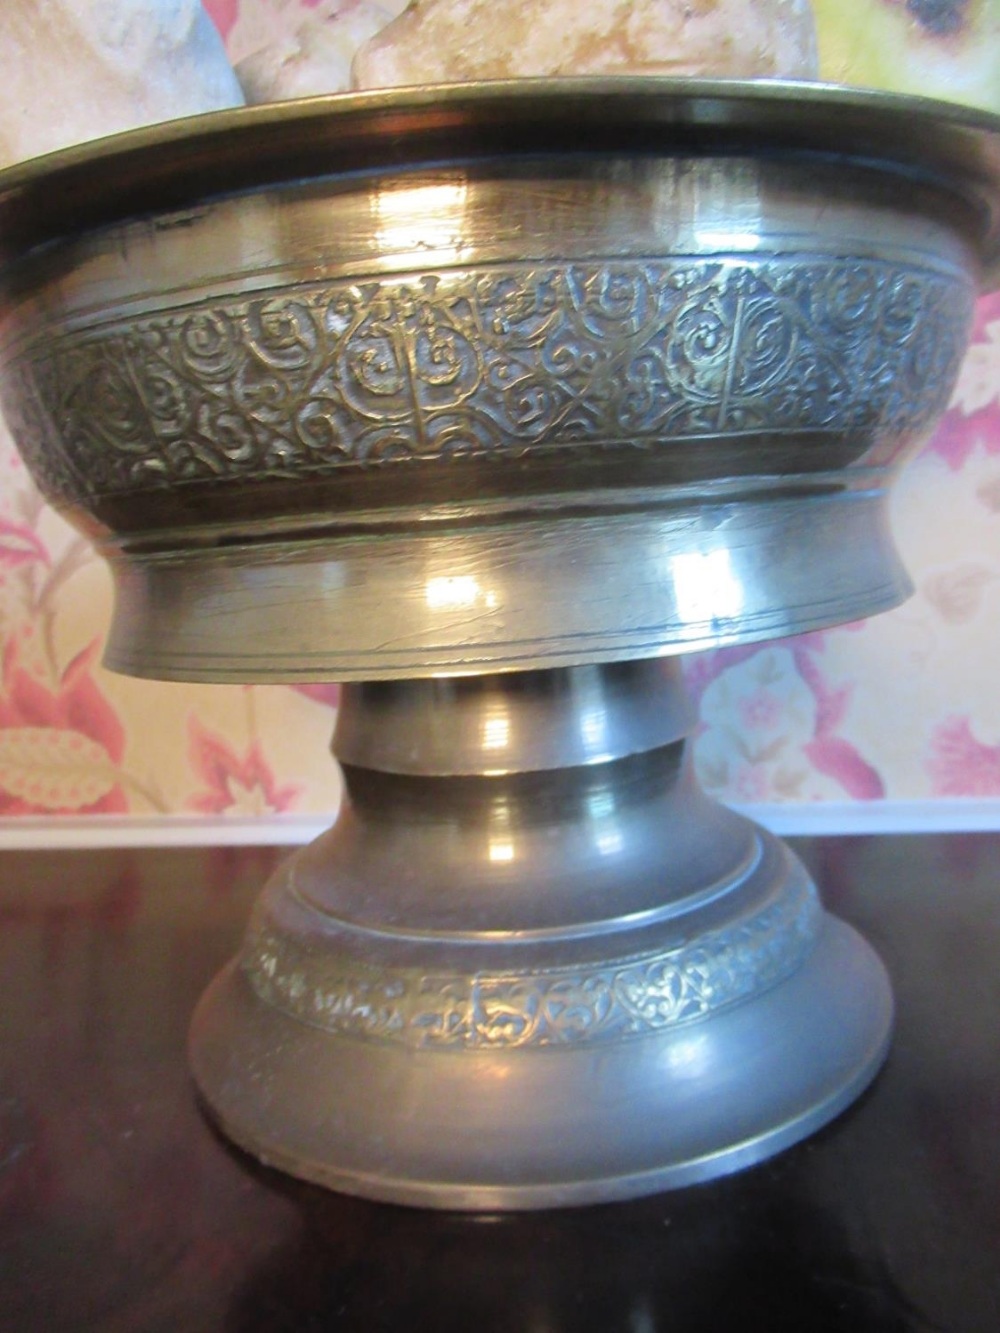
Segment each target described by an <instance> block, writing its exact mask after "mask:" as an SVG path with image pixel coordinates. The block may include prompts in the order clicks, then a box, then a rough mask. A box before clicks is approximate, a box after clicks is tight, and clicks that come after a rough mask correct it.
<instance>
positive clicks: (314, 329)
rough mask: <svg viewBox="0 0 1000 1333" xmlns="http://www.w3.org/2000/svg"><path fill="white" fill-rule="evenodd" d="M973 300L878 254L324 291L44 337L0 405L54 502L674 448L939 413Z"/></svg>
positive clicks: (881, 431) (955, 278)
mask: <svg viewBox="0 0 1000 1333" xmlns="http://www.w3.org/2000/svg"><path fill="white" fill-rule="evenodd" d="M972 300H973V292H972V289H971V286H970V285H969V283H968V282H967V281H966V279H965V278H963V277H962V276H960V275H958V274H956V273H953V272H950V271H946V270H938V269H934V268H931V267H926V268H922V267H919V266H916V265H913V264H904V263H902V262H891V261H889V260H886V259H874V258H872V259H865V258H849V259H843V258H836V257H829V256H809V255H802V254H792V253H789V254H784V255H780V254H775V255H761V256H754V257H753V258H747V257H746V256H742V257H739V258H735V257H733V258H727V257H718V258H712V259H704V258H690V259H685V258H683V257H679V258H673V259H668V260H666V259H655V260H654V259H649V260H628V261H626V260H622V261H614V262H607V263H576V264H561V265H556V264H549V265H545V264H534V265H524V264H522V265H497V266H493V267H489V268H483V269H480V270H465V271H458V270H454V271H446V272H442V273H438V274H434V275H430V274H424V275H413V276H403V277H399V276H392V277H386V278H381V279H372V280H360V281H351V280H347V279H342V280H326V281H321V282H316V283H313V284H311V285H310V284H298V285H296V286H295V288H294V289H291V288H289V289H273V290H270V291H267V292H266V293H265V294H263V295H257V296H251V297H246V296H241V297H231V298H227V299H222V298H213V299H211V300H203V301H202V302H201V303H200V304H199V303H193V304H186V305H184V306H183V307H182V308H177V309H173V310H164V311H159V312H156V313H154V314H144V315H137V316H134V317H132V318H129V319H127V320H120V321H119V322H117V323H111V324H104V325H101V326H100V327H95V328H93V329H90V330H84V331H80V330H74V331H72V332H59V331H57V330H56V331H53V330H48V331H46V332H45V334H44V336H39V337H38V338H37V339H36V340H35V341H34V342H32V343H30V344H29V345H27V346H26V347H22V348H21V349H20V350H19V351H18V353H17V355H16V356H14V357H13V358H12V360H11V361H10V362H9V363H8V365H7V366H6V369H5V376H6V388H5V400H4V401H5V407H6V409H7V413H8V416H9V418H10V420H11V424H12V428H13V432H14V435H15V438H16V439H17V441H18V443H19V445H20V447H21V449H22V451H23V452H24V453H25V455H26V457H28V458H29V459H30V460H31V465H32V467H33V469H34V470H35V472H36V474H38V476H39V479H40V480H41V483H42V485H43V488H44V489H45V490H46V492H47V493H48V494H49V495H50V496H52V497H53V498H57V499H63V500H70V501H73V500H83V501H84V502H86V500H87V499H88V498H91V499H93V498H95V497H99V496H102V495H108V494H122V493H127V492H129V491H132V490H137V489H145V488H149V487H160V486H170V485H176V484H179V483H186V482H196V481H202V482H213V481H217V482H225V481H237V480H239V481H245V480H247V479H267V478H271V477H289V476H294V475H298V474H301V473H315V472H331V471H334V470H336V469H339V468H341V467H343V466H345V465H355V466H362V467H374V466H379V465H383V464H386V463H390V462H392V461H393V460H396V459H399V458H402V457H418V458H426V459H440V460H447V459H450V458H455V457H460V456H461V457H465V456H470V455H478V456H489V457H496V458H503V457H505V456H511V457H519V458H523V457H524V456H526V455H530V454H532V453H533V452H536V451H539V450H545V451H552V450H560V449H572V450H580V449H586V448H591V449H599V450H602V451H606V450H608V449H614V448H630V447H636V446H638V447H641V448H646V449H649V448H655V447H657V446H663V445H667V444H669V442H670V440H671V439H676V438H698V437H699V436H714V437H718V436H720V435H734V434H739V433H742V432H753V431H759V430H766V431H768V432H770V433H776V432H778V433H780V432H810V431H820V432H822V431H830V430H844V429H861V430H865V431H867V432H869V433H870V435H871V438H872V440H873V441H878V440H880V439H881V440H889V441H890V442H893V441H899V440H902V439H903V438H905V437H907V436H908V435H910V434H912V433H913V432H916V431H919V430H920V429H921V428H923V427H925V426H926V425H928V424H929V423H930V422H931V421H932V420H933V418H934V417H935V415H936V414H937V413H938V412H939V411H940V410H941V409H942V408H943V407H944V405H945V403H946V401H947V397H948V394H949V392H950V389H951V385H952V382H953V380H954V378H955V375H956V374H957V371H958V367H959V363H960V358H961V354H962V350H963V348H964V344H965V339H966V334H967V328H968V323H969V319H970V317H971V308H972Z"/></svg>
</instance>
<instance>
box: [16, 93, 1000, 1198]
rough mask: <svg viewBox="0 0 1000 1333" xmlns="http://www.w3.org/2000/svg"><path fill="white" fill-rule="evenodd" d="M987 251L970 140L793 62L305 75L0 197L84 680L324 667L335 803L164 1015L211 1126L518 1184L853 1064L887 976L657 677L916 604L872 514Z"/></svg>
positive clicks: (743, 1127)
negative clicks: (77, 542)
mask: <svg viewBox="0 0 1000 1333" xmlns="http://www.w3.org/2000/svg"><path fill="white" fill-rule="evenodd" d="M112 182H113V187H112V185H111V183H112ZM998 275H1000V121H998V120H997V118H995V117H991V116H988V115H985V114H980V113H975V112H969V111H965V110H961V109H958V108H951V107H946V106H944V105H943V104H940V103H934V102H929V101H924V100H921V99H912V98H899V97H893V96H887V95H881V94H874V93H862V92H848V91H845V90H843V89H835V88H828V87H820V86H815V87H813V86H808V85H801V84H795V85H793V84H781V83H777V82H775V83H760V84H741V83H737V82H727V81H721V82H712V81H697V80H695V81H672V80H645V79H640V80H629V79H617V80H616V79H611V80H555V81H552V82H541V81H537V82H530V83H527V84H523V85H515V84H497V85H482V86H472V87H469V86H464V87H451V88H435V89H406V90H397V91H393V92H389V93H379V94H366V95H360V96H346V97H335V98H328V99H314V100H310V101H305V102H301V103H291V104H282V105H279V106H274V107H261V108H250V109H244V110H241V111H235V112H223V113H217V114H215V115H211V116H206V117H202V118H198V119H195V120H192V121H189V122H185V123H182V124H177V125H171V126H162V127H157V128H155V129H152V130H146V131H141V132H139V133H136V134H134V135H125V136H119V137H118V138H116V139H111V140H107V141H103V142H101V143H98V144H95V145H90V146H86V147H83V148H80V149H74V150H70V151H68V152H66V153H63V154H58V155H54V156H53V157H51V158H49V159H47V160H45V161H43V162H40V163H37V164H29V165H27V166H25V167H23V168H18V169H15V170H12V171H7V172H3V173H0V398H2V402H3V406H4V411H5V413H6V414H7V416H8V418H9V419H10V422H11V425H12V429H13V431H14V434H15V438H16V439H17V442H18V445H19V447H20V449H21V451H22V453H23V454H24V457H25V459H26V461H27V463H28V465H29V467H30V468H31V470H32V472H33V474H34V475H35V477H36V478H37V480H38V482H39V484H40V486H41V487H42V489H43V490H44V492H45V494H46V495H47V497H48V498H49V499H51V500H52V501H53V503H55V504H56V505H57V506H59V507H60V508H61V509H62V510H63V511H64V512H65V513H66V514H67V516H68V517H69V518H70V519H71V520H72V521H74V522H75V523H76V524H77V525H78V526H79V527H81V528H82V529H83V530H84V531H85V532H87V533H88V534H89V535H90V536H91V537H92V538H93V540H94V541H95V543H96V544H97V546H98V548H99V549H100V550H101V551H102V552H103V553H104V554H105V555H106V556H107V557H108V559H109V561H110V563H111V567H112V570H113V574H114V579H115V587H116V608H115V617H114V624H113V627H112V632H111V637H110V641H109V645H108V650H107V661H108V662H109V664H110V665H112V666H114V667H116V668H118V669H120V670H125V671H129V672H131V673H133V674H136V675H148V676H159V677H164V678H167V679H179V680H180V679H192V680H230V681H239V680H247V681H266V680H272V681H275V680H310V679H313V680H323V679H330V678H334V679H342V680H345V681H348V682H351V683H349V684H348V685H346V686H345V692H344V699H343V707H342V710H341V713H340V716H339V721H338V726H337V733H336V737H335V746H334V748H335V752H336V753H337V754H338V756H339V758H340V760H341V763H342V765H343V768H344V775H345V779H346V789H347V796H346V798H345V802H344V806H343V808H342V809H341V811H340V813H339V815H338V818H337V820H336V822H335V824H334V826H333V828H332V829H331V830H330V831H329V832H328V833H327V834H325V835H324V836H323V837H321V838H320V839H318V840H317V841H316V842H315V843H314V844H313V845H312V846H311V847H309V848H305V849H303V850H302V851H300V852H299V853H297V854H296V855H295V856H294V857H292V858H291V859H290V861H289V862H288V863H287V865H286V866H285V867H284V868H283V869H282V870H280V871H279V872H278V874H277V875H276V876H275V877H274V879H273V880H272V882H271V884H270V885H269V886H268V888H267V890H266V891H265V894H264V896H263V898H262V900H261V903H260V904H259V906H258V908H257V910H256V913H255V915H254V918H253V921H252V923H251V926H250V930H249V933H248V936H247V939H246V941H245V944H244V947H243V950H242V952H241V954H240V956H239V958H238V959H237V960H235V961H234V963H233V964H231V965H230V967H229V968H227V969H226V970H225V972H224V973H223V974H222V975H221V976H220V977H219V978H218V979H217V981H216V982H215V983H214V984H213V986H212V987H211V988H210V989H209V991H208V992H207V993H206V996H205V997H204V999H203V1001H202V1003H201V1005H200V1006H199V1009H198V1012H197V1015H196V1017H195V1021H194V1024H193V1027H192V1038H191V1061H192V1067H193V1070H194V1073H195V1077H196V1080H197V1082H198V1085H199V1087H200V1089H201V1092H202V1094H203V1096H204V1098H205V1101H206V1103H207V1105H208V1107H209V1109H210V1111H211V1114H212V1115H213V1116H214V1117H215V1118H216V1119H217V1120H218V1122H219V1123H220V1124H221V1126H222V1127H223V1129H224V1130H225V1131H226V1133H228V1134H229V1135H231V1136H232V1138H233V1139H234V1140H235V1141H236V1142H238V1143H240V1144H242V1145H243V1146H244V1147H246V1148H247V1149H249V1150H250V1151H251V1152H253V1153H255V1154H257V1156H259V1157H260V1158H262V1159H263V1160H265V1161H267V1162H270V1163H272V1164H275V1165H278V1166H280V1167H283V1168H284V1169H286V1170H289V1171H292V1172H294V1173H296V1174H297V1175H300V1176H304V1177H306V1178H308V1179H311V1180H315V1181H320V1182H322V1183H325V1184H328V1185H331V1186H334V1187H336V1188H342V1189H347V1190H351V1191H354V1192H356V1193H359V1194H364V1195H368V1196H371V1197H374V1198H380V1199H388V1200H392V1201H395V1202H399V1203H417V1204H425V1205H431V1206H436V1207H459V1208H473V1209H485V1210H488V1209H494V1208H508V1207H509V1208H518V1207H545V1206H555V1205H559V1204H564V1203H581V1202H596V1201H602V1200H609V1199H616V1198H624V1197H628V1196H630V1195H634V1194H639V1193H645V1192H649V1191H652V1190H656V1189H660V1188H665V1187H667V1186H676V1185H682V1184H687V1183H691V1182H694V1181H698V1180H703V1179H707V1178H709V1177H711V1176H714V1175H718V1174H720V1173H722V1172H725V1171H731V1170H735V1169H737V1168H739V1167H741V1166H745V1165H748V1164H750V1163H752V1162H755V1161H759V1160H760V1159H761V1158H763V1157H765V1156H768V1155H769V1154H771V1153H773V1152H776V1151H778V1150H779V1149H780V1148H782V1147H784V1146H786V1145H787V1144H789V1143H793V1142H795V1141H796V1140H797V1139H799V1138H801V1137H802V1136H803V1135H805V1134H807V1133H809V1132H810V1131H811V1130H813V1129H815V1128H816V1127H817V1126H819V1125H821V1124H824V1123H825V1122H826V1121H828V1120H829V1119H830V1118H831V1117H832V1116H834V1115H836V1114H837V1113H838V1112H839V1111H840V1110H842V1109H843V1108H844V1107H845V1106H846V1105H847V1104H848V1103H849V1102H850V1101H851V1100H852V1099H853V1098H854V1097H855V1096H857V1094H858V1093H859V1092H860V1091H861V1089H862V1088H863V1087H865V1086H866V1084H867V1083H868V1082H869V1081H870V1080H871V1078H872V1077H873V1076H874V1074H875V1072H876V1071H877V1069H878V1067H879V1065H880V1063H881V1061H882V1059H883V1058H884V1055H885V1051H886V1048H887V1044H888V1040H889V1032H890V1027H891V1021H892V1000H891V994H890V991H889V987H888V982H887V979H886V976H885V972H884V969H883V968H882V966H881V964H880V963H879V961H878V959H877V958H876V957H875V955H874V953H873V952H872V951H871V949H870V948H869V947H868V946H867V945H866V944H865V943H864V941H862V940H861V939H860V938H859V937H858V936H857V935H856V934H855V933H854V932H853V931H852V930H850V929H849V928H848V927H847V926H845V925H843V924H842V923H840V922H838V921H836V920H834V919H832V918H830V917H829V916H828V915H827V914H826V913H824V912H823V910H822V908H821V905H820V903H819V901H818V898H817V896H816V891H815V889H814V887H813V885H812V884H811V883H810V881H809V878H808V876H807V875H806V872H805V870H804V869H803V867H802V866H801V865H800V863H799V862H798V861H797V860H796V859H795V857H794V856H792V855H791V853H790V852H789V851H788V850H787V849H786V848H784V847H783V846H782V844H780V843H779V842H778V841H777V840H776V839H774V838H773V837H771V836H770V835H769V834H767V833H766V832H764V830H762V829H758V828H756V827H755V826H754V825H752V824H750V823H749V822H748V821H747V820H745V819H742V818H739V817H738V816H736V815H735V814H733V813H731V812H728V811H726V810H724V809H722V808H720V807H719V806H717V805H716V804H714V803H713V802H711V801H708V800H707V799H706V797H705V796H704V795H703V793H701V792H700V791H699V790H698V788H697V786H696V784H695V783H694V781H693V778H692V774H691V762H690V755H689V741H688V739H687V737H688V736H689V735H690V733H691V730H692V728H693V726H694V718H693V714H692V711H691V708H690V705H689V703H688V701H687V700H686V698H685V696H684V691H683V687H682V684H681V680H680V675H679V670H678V668H677V666H676V664H675V663H674V662H673V661H672V658H673V656H674V655H677V654H680V653H683V652H685V651H688V650H690V649H694V648H705V647H719V646H721V645H725V644H738V643H751V642H755V641H757V640H760V639H765V638H770V637H775V636H779V635H783V634H789V633H794V632H798V631H802V630H807V629H815V628H819V627H821V626H824V625H833V624H837V623H840V622H842V621H845V620H851V619H856V618H858V617H860V616H863V615H870V614H873V613H874V612H877V611H880V610H883V609H886V608H888V607H890V606H893V605H895V604H896V603H897V602H898V601H900V600H901V598H902V597H904V596H905V595H906V593H907V591H908V587H909V585H908V581H907V578H906V575H905V572H904V571H903V569H902V568H901V565H900V563H899V559H898V557H897V555H896V552H895V548H894V546H893V542H892V538H891V535H890V532H889V525H888V520H887V515H886V499H887V492H888V487H889V485H890V484H891V482H892V479H893V477H894V476H895V474H896V472H897V470H898V468H899V467H900V465H901V464H902V462H903V461H904V460H905V458H906V457H907V455H908V454H909V453H910V452H911V451H912V450H913V449H914V448H915V447H916V446H917V445H918V444H919V442H920V441H921V439H922V438H924V436H925V435H926V433H927V432H928V431H929V430H930V428H931V427H932V425H933V423H934V420H935V418H936V417H937V415H938V414H939V413H940V411H941V410H942V409H943V407H944V406H945V404H946V403H947V401H948V398H949V395H950V393H951V391H952V386H953V383H954V380H955V376H956V374H957V371H958V366H959V363H960V360H961V356H962V353H963V349H964V347H965V342H966V339H967V336H968V331H969V327H970V320H971V316H972V307H973V302H974V299H975V296H976V293H977V292H978V291H979V290H980V289H981V288H983V287H984V286H988V285H989V284H990V283H993V282H995V281H996V280H997V278H998Z"/></svg>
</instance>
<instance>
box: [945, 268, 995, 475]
mask: <svg viewBox="0 0 1000 1333" xmlns="http://www.w3.org/2000/svg"><path fill="white" fill-rule="evenodd" d="M977 445H979V446H980V447H981V448H983V449H984V450H985V451H986V452H987V453H988V454H996V453H1000V293H997V292H995V293H993V295H992V296H987V297H984V298H983V299H982V300H981V301H980V302H979V303H978V305H977V306H976V319H975V324H974V326H973V330H972V342H971V344H970V346H969V350H968V352H967V353H966V357H965V361H964V362H963V364H962V369H961V371H960V372H959V376H958V384H957V385H956V387H955V393H954V395H953V396H952V400H951V405H950V407H949V409H948V411H947V412H946V413H945V415H944V417H943V418H942V420H941V424H940V425H939V426H938V428H937V431H936V432H935V434H934V437H933V439H932V440H931V442H930V444H929V446H928V452H930V453H935V454H937V455H938V456H939V457H940V458H943V459H944V460H945V462H946V463H947V464H948V466H949V467H951V468H952V469H953V470H954V471H958V469H959V468H961V467H962V465H963V464H964V463H965V460H966V459H967V458H968V457H969V455H970V454H971V453H972V451H973V449H975V448H976V446H977Z"/></svg>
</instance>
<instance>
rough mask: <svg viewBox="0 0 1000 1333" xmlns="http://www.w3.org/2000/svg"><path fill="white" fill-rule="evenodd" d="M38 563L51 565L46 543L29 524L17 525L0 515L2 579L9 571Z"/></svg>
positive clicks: (0, 566) (0, 570)
mask: <svg viewBox="0 0 1000 1333" xmlns="http://www.w3.org/2000/svg"><path fill="white" fill-rule="evenodd" d="M32 561H38V562H39V563H41V564H44V565H48V564H51V563H52V561H51V557H50V556H49V552H48V549H47V548H46V546H45V543H44V542H43V541H42V539H41V538H40V537H39V536H38V534H37V532H35V530H34V529H33V528H31V527H29V526H28V524H27V523H15V522H14V521H13V520H12V519H9V518H4V517H3V515H0V577H2V575H3V572H4V571H5V570H8V569H18V568H19V567H20V566H21V565H27V564H31V562H32Z"/></svg>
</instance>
